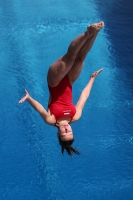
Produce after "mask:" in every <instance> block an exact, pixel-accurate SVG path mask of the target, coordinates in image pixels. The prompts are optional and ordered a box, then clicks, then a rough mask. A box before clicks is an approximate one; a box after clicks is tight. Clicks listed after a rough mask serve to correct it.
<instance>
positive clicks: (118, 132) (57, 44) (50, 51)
mask: <svg viewBox="0 0 133 200" xmlns="http://www.w3.org/2000/svg"><path fill="white" fill-rule="evenodd" d="M0 5H1V6H0V19H1V21H0V30H1V31H0V38H1V40H0V48H1V51H0V54H1V56H0V78H1V87H0V92H1V95H0V103H1V109H0V118H1V120H0V134H1V137H0V154H1V156H0V172H1V173H0V180H1V181H0V199H1V200H14V199H17V200H43V199H46V200H62V199H63V200H68V199H69V200H73V199H74V200H88V199H91V200H104V199H105V200H107V199H108V200H112V199H115V200H119V199H121V200H125V199H128V200H132V199H133V190H132V188H133V153H132V152H133V126H132V116H133V101H132V91H133V80H132V77H133V70H132V66H133V61H132V50H133V47H132V35H133V27H132V26H131V25H130V24H131V23H132V20H133V15H132V8H133V5H132V2H131V1H130V0H128V2H121V1H120V0H119V1H117V2H115V1H111V3H107V2H105V1H102V2H101V1H98V0H97V1H93V0H91V1H88V0H86V1H84V2H82V1H81V0H79V1H78V3H77V1H76V0H74V1H73V3H72V2H71V1H63V2H62V1H61V0H57V1H54V0H51V1H42V0H40V1H37V0H35V1H34V4H33V1H31V0H28V1H26V0H12V1H10V2H9V1H7V0H5V1H2V0H0ZM101 19H102V20H104V21H105V28H104V29H103V30H102V31H101V32H100V34H99V36H98V38H97V40H96V42H95V44H94V47H93V49H92V51H91V52H90V54H89V55H88V57H87V59H86V61H85V67H84V70H83V72H82V74H81V76H80V78H79V80H78V81H77V82H76V83H75V85H74V89H73V91H74V102H75V103H76V101H77V99H78V97H79V95H80V92H81V90H82V89H83V87H84V86H85V84H86V83H87V81H88V79H89V76H90V74H91V73H92V72H93V71H95V70H96V69H99V68H101V67H103V68H104V71H103V72H102V74H101V75H100V76H99V77H98V79H97V80H96V82H95V85H94V87H93V89H92V93H91V96H90V98H89V100H88V102H87V103H86V106H85V109H84V111H83V117H82V118H81V119H80V121H79V122H77V123H76V124H73V130H74V135H75V142H74V147H77V149H78V150H79V151H80V152H82V155H81V156H76V155H75V156H74V157H73V159H70V158H69V157H68V156H67V155H64V156H62V155H61V153H60V147H59V145H58V141H57V138H56V129H55V128H51V127H49V126H48V125H45V124H44V123H43V121H42V119H40V117H39V115H38V114H37V113H36V112H35V111H34V110H33V109H31V108H30V107H29V106H28V104H27V103H24V104H23V105H19V104H18V100H19V99H20V97H21V96H23V95H24V89H25V88H26V89H28V90H29V91H30V94H31V95H32V96H33V97H34V98H35V99H37V100H38V101H40V102H41V103H42V104H43V105H44V106H45V107H46V106H47V100H48V90H47V85H46V74H47V70H48V67H49V65H50V64H51V63H52V62H54V61H55V60H56V59H57V58H58V57H59V56H60V55H62V54H63V53H65V52H66V49H67V47H68V44H69V43H70V41H71V40H72V39H73V38H74V37H75V36H77V35H78V34H80V33H81V32H83V31H84V30H85V28H86V26H87V25H88V24H91V23H93V22H95V21H99V20H101Z"/></svg>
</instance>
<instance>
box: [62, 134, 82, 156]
mask: <svg viewBox="0 0 133 200" xmlns="http://www.w3.org/2000/svg"><path fill="white" fill-rule="evenodd" d="M58 139H59V144H60V145H61V152H62V154H64V150H66V152H67V153H68V155H69V156H72V155H73V153H75V154H77V155H80V154H81V153H80V152H78V151H77V149H75V148H73V147H72V146H71V144H72V143H73V142H74V139H72V140H68V141H62V140H61V139H60V137H59V136H58Z"/></svg>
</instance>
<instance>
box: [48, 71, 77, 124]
mask: <svg viewBox="0 0 133 200" xmlns="http://www.w3.org/2000/svg"><path fill="white" fill-rule="evenodd" d="M48 87H49V91H50V94H51V102H50V104H49V106H48V107H49V109H50V111H51V113H52V114H53V115H54V116H55V118H56V122H57V121H58V120H59V119H60V118H62V117H66V116H67V117H70V118H71V120H72V118H73V116H74V115H75V113H76V109H75V106H74V105H73V103H72V86H71V84H70V82H69V79H68V77H67V75H66V76H65V77H64V78H63V79H62V80H61V82H60V83H59V84H58V85H57V86H56V87H50V86H48Z"/></svg>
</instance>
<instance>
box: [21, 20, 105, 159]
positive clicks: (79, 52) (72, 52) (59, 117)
mask: <svg viewBox="0 0 133 200" xmlns="http://www.w3.org/2000/svg"><path fill="white" fill-rule="evenodd" d="M103 26H104V22H99V23H95V24H92V25H91V26H88V27H87V30H86V31H85V32H84V33H83V34H81V35H80V36H78V37H77V38H75V39H74V40H73V41H72V42H71V44H70V46H69V48H68V51H67V53H66V54H65V55H63V56H62V57H60V58H59V59H58V60H57V61H56V62H55V63H53V64H52V65H51V66H50V68H49V70H48V74H47V82H48V88H49V92H50V97H49V104H48V111H46V109H45V108H44V107H43V106H42V105H41V104H40V103H39V102H37V101H36V100H34V99H33V98H32V97H31V96H30V94H29V93H28V91H27V90H25V93H26V95H25V96H24V97H23V98H22V99H21V100H20V101H19V103H23V102H24V101H25V100H26V101H28V102H29V104H30V105H31V106H32V107H33V108H34V109H35V110H36V111H37V112H38V113H39V114H40V115H41V117H42V118H43V120H44V121H45V122H46V123H47V124H49V125H51V126H56V127H57V128H58V133H57V136H58V139H59V144H60V145H61V147H62V148H61V149H62V153H64V150H66V151H67V153H68V154H69V155H70V156H72V153H73V152H74V153H76V154H78V155H79V154H80V153H79V152H78V151H77V149H75V148H73V147H72V146H71V145H72V143H73V141H74V136H73V131H72V128H71V126H70V124H71V123H74V122H76V121H77V120H79V118H80V117H81V115H82V110H83V108H84V105H85V102H86V100H87V99H88V97H89V94H90V91H91V88H92V85H93V82H94V80H95V78H96V77H97V75H98V74H99V73H100V72H101V71H102V70H103V69H100V70H98V71H96V72H94V73H93V74H92V75H91V76H90V80H89V82H88V84H87V85H86V87H85V88H84V89H83V91H82V92H81V95H80V98H79V100H78V102H77V104H76V106H74V105H73V103H72V85H73V83H74V82H75V81H76V79H77V78H78V77H79V75H80V72H81V70H82V68H83V65H84V59H85V57H86V55H87V53H88V52H89V51H90V49H91V47H92V45H93V43H94V41H95V39H96V36H97V34H98V32H99V31H100V29H101V28H102V27H103Z"/></svg>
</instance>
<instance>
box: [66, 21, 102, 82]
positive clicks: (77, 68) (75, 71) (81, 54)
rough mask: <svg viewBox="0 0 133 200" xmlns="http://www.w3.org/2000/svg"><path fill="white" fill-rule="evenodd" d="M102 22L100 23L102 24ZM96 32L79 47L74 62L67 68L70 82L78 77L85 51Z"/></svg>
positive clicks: (90, 44) (88, 48)
mask: <svg viewBox="0 0 133 200" xmlns="http://www.w3.org/2000/svg"><path fill="white" fill-rule="evenodd" d="M103 25H104V24H102V26H103ZM97 34H98V32H96V33H95V34H93V35H92V36H91V37H90V38H89V39H88V40H87V41H86V42H85V44H84V45H83V46H82V48H81V49H80V51H79V53H78V54H77V57H76V59H75V62H74V64H73V66H72V68H71V69H70V70H69V72H68V74H67V75H68V77H69V80H70V83H71V84H73V83H74V81H75V80H76V79H77V78H78V77H79V75H80V73H81V71H82V68H83V66H84V60H85V58H86V56H87V53H88V52H89V51H90V50H91V48H92V46H93V43H94V41H95V39H96V37H97Z"/></svg>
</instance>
